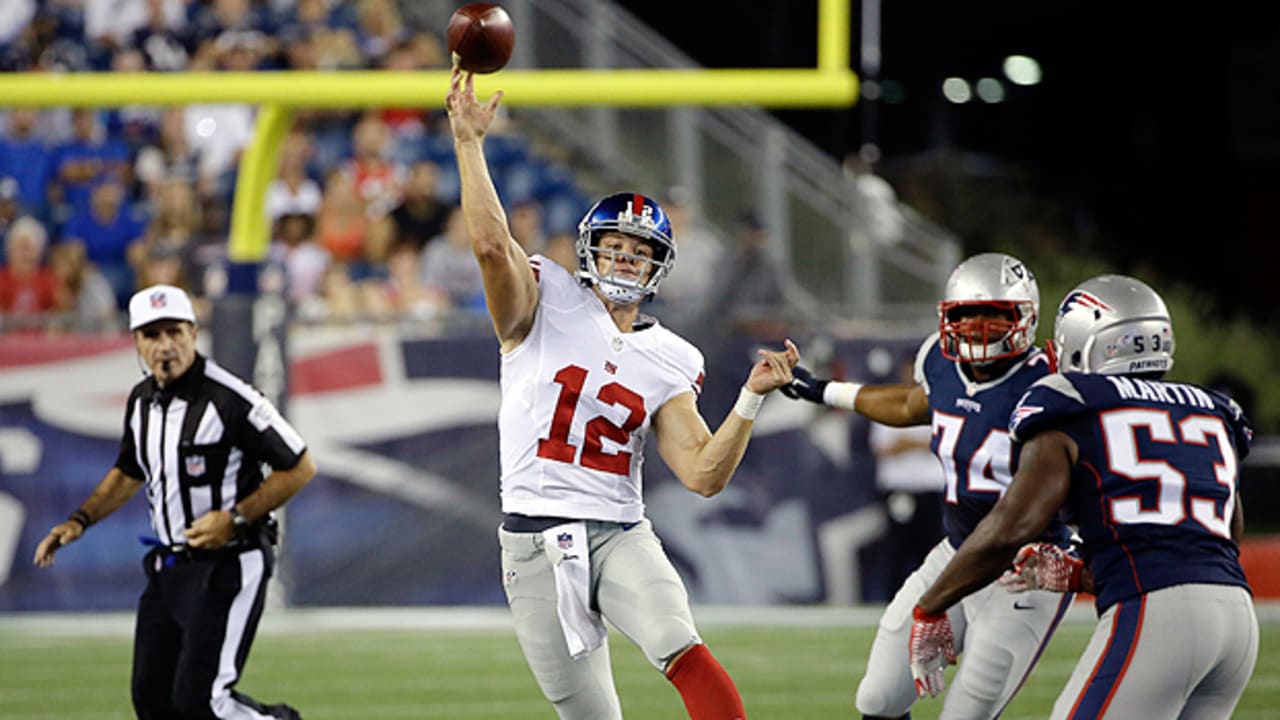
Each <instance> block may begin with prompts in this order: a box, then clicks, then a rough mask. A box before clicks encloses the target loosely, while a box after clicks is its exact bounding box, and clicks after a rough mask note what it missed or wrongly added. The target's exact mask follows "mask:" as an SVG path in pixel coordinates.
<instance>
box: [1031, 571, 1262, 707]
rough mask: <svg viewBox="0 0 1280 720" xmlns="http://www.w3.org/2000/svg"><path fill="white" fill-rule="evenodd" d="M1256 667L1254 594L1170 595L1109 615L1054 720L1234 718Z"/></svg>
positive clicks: (1193, 591) (1199, 588) (1230, 588)
mask: <svg viewBox="0 0 1280 720" xmlns="http://www.w3.org/2000/svg"><path fill="white" fill-rule="evenodd" d="M1257 659H1258V618H1257V615H1255V614H1254V610H1253V601H1252V599H1251V598H1250V596H1249V592H1248V591H1247V590H1245V589H1244V588H1242V587H1236V586H1234V585H1175V586H1174V587H1169V588H1163V589H1161V590H1156V591H1154V592H1150V593H1147V594H1146V595H1143V596H1140V597H1138V598H1134V599H1132V600H1127V601H1125V602H1122V603H1117V604H1116V605H1112V606H1111V607H1109V608H1107V611H1106V612H1105V613H1103V614H1102V617H1101V618H1099V619H1098V626H1097V628H1096V629H1095V630H1094V632H1093V637H1092V638H1091V639H1090V640H1089V645H1088V647H1086V648H1085V651H1084V654H1083V655H1081V656H1080V662H1079V663H1078V664H1077V665H1076V669H1075V672H1074V673H1072V675H1071V679H1070V680H1069V681H1068V682H1067V686H1066V687H1065V688H1063V690H1062V694H1061V695H1059V696H1058V701H1057V702H1056V703H1055V704H1054V706H1053V715H1052V716H1051V717H1052V718H1054V720H1060V719H1063V718H1139V717H1143V718H1182V719H1184V720H1212V719H1215V718H1230V717H1231V712H1232V710H1234V709H1235V706H1236V702H1238V701H1239V700H1240V696H1241V695H1242V694H1243V693H1244V689H1245V686H1246V685H1248V684H1249V678H1250V677H1251V676H1252V675H1253V667H1254V663H1255V662H1257Z"/></svg>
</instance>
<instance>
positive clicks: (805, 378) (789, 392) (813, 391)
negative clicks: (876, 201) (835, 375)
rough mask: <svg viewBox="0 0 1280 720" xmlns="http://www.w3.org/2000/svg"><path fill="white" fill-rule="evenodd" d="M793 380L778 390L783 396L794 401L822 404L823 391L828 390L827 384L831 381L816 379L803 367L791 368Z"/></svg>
mask: <svg viewBox="0 0 1280 720" xmlns="http://www.w3.org/2000/svg"><path fill="white" fill-rule="evenodd" d="M791 378H792V379H791V382H789V383H787V384H786V385H783V386H782V387H780V388H778V390H779V391H780V392H781V393H782V394H783V395H786V396H787V397H789V398H791V399H792V400H808V401H809V402H815V403H818V404H819V405H821V404H822V391H824V390H826V389H827V383H828V382H830V380H821V379H819V378H816V377H814V376H813V373H811V372H809V371H808V370H806V369H805V368H804V366H803V365H797V366H795V367H793V368H791Z"/></svg>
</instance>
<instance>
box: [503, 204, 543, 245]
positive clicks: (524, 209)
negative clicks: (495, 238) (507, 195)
mask: <svg viewBox="0 0 1280 720" xmlns="http://www.w3.org/2000/svg"><path fill="white" fill-rule="evenodd" d="M510 224H511V237H513V238H515V239H516V242H518V243H520V247H522V248H524V252H525V254H526V255H529V256H530V257H532V256H534V255H541V254H543V251H544V250H545V249H546V246H547V236H546V233H544V232H543V230H542V203H539V202H538V201H537V200H535V199H533V198H526V199H524V200H521V201H519V202H517V203H516V204H515V206H514V207H512V208H511V217H510Z"/></svg>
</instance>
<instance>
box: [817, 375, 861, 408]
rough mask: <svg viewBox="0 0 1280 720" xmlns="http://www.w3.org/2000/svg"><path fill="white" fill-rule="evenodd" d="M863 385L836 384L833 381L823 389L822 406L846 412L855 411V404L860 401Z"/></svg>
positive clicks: (852, 383)
mask: <svg viewBox="0 0 1280 720" xmlns="http://www.w3.org/2000/svg"><path fill="white" fill-rule="evenodd" d="M860 390H862V383H856V382H836V381H834V380H832V381H831V382H829V383H827V386H826V387H825V388H823V389H822V404H823V405H828V406H830V407H834V408H841V409H844V410H853V409H854V408H853V403H854V402H855V401H856V400H857V399H858V392H859V391H860Z"/></svg>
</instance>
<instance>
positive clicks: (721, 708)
mask: <svg viewBox="0 0 1280 720" xmlns="http://www.w3.org/2000/svg"><path fill="white" fill-rule="evenodd" d="M667 679H668V680H670V681H671V684H672V685H675V686H676V689H677V690H679V691H680V697H681V698H683V699H684V707H685V709H686V710H688V711H689V718H690V720H746V717H747V711H746V709H745V708H743V707H742V696H741V695H739V694H738V688H737V687H736V686H735V685H734V684H733V678H730V677H729V673H727V672H725V671H724V668H723V667H721V666H720V663H719V662H717V661H716V658H715V656H714V655H712V654H711V651H710V650H708V649H707V646H706V645H703V644H701V643H699V644H697V645H694V646H693V647H691V648H689V650H688V651H687V652H685V654H684V655H681V656H680V659H678V660H676V661H675V663H673V664H672V665H671V667H670V668H668V669H667Z"/></svg>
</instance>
